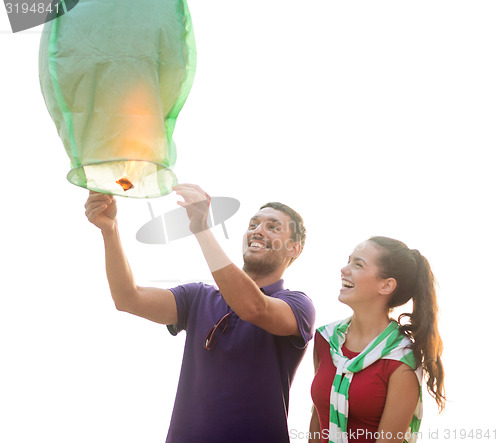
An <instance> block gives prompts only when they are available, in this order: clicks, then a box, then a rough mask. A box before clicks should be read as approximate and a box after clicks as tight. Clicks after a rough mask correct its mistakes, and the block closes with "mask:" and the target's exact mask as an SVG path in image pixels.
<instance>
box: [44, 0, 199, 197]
mask: <svg viewBox="0 0 500 443" xmlns="http://www.w3.org/2000/svg"><path fill="white" fill-rule="evenodd" d="M195 66H196V49H195V44H194V36H193V31H192V25H191V17H190V15H189V10H188V7H187V4H186V2H185V0H149V1H147V2H138V1H131V0H80V2H79V3H78V4H77V5H76V6H75V7H74V8H73V9H72V10H71V11H68V13H66V14H64V15H61V16H60V17H58V18H56V19H55V20H52V21H50V22H48V23H46V24H45V27H44V30H43V34H42V39H41V43H40V56H39V68H40V84H41V88H42V93H43V95H44V98H45V103H46V105H47V108H48V110H49V113H50V115H51V117H52V119H53V120H54V123H55V124H56V127H57V130H58V132H59V136H60V137H61V139H62V141H63V144H64V147H65V148H66V152H67V154H68V156H69V158H70V160H71V170H70V171H69V173H68V175H67V179H68V180H69V181H70V182H71V183H73V184H75V185H78V186H82V187H84V188H88V189H91V190H94V191H98V192H104V193H111V194H116V195H122V196H127V197H138V198H140V197H158V196H161V195H165V194H168V193H169V192H171V190H172V186H175V184H176V183H177V179H176V177H175V174H174V173H173V171H172V167H173V165H174V163H175V160H176V149H175V144H174V142H173V140H172V133H173V130H174V126H175V122H176V118H177V116H178V114H179V111H180V110H181V108H182V106H183V105H184V102H185V101H186V98H187V96H188V94H189V91H190V89H191V85H192V83H193V78H194V71H195Z"/></svg>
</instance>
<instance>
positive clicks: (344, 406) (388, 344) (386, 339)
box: [318, 317, 422, 443]
mask: <svg viewBox="0 0 500 443" xmlns="http://www.w3.org/2000/svg"><path fill="white" fill-rule="evenodd" d="M351 318H352V317H349V318H347V319H345V320H340V321H337V322H334V323H331V324H329V325H326V326H322V327H320V328H318V332H319V333H320V334H321V335H322V336H323V337H324V338H325V339H326V341H327V342H328V343H329V344H330V352H331V354H332V360H333V364H334V365H335V367H336V368H337V372H336V374H335V378H334V379H333V386H332V390H331V392H330V427H329V441H330V443H347V441H348V440H347V416H348V412H349V402H348V399H349V386H350V383H351V380H352V377H353V376H354V374H355V373H356V372H359V371H361V370H363V369H365V368H366V367H368V366H370V365H371V364H372V363H374V362H376V361H377V360H380V359H390V360H398V361H401V362H403V363H406V364H407V365H408V366H410V368H412V369H413V370H414V371H415V373H416V375H417V378H418V382H419V385H420V395H419V400H418V404H417V407H416V409H415V412H414V413H413V418H412V420H411V423H410V426H409V428H408V430H407V432H406V433H405V436H404V438H405V441H406V442H408V443H414V442H416V441H417V432H418V429H419V428H420V421H421V419H422V366H421V365H419V367H418V368H417V362H416V360H415V355H414V354H413V351H412V350H411V348H410V346H411V341H410V339H408V338H407V337H405V336H404V335H403V334H402V333H401V332H400V331H399V327H398V324H397V322H395V321H392V322H391V323H390V324H389V325H388V326H387V328H385V329H384V331H383V332H382V333H381V334H380V335H379V336H378V337H376V338H375V339H373V340H372V341H371V342H370V343H369V344H368V345H367V346H366V348H365V349H364V350H363V351H362V352H360V353H359V354H358V355H357V356H356V357H354V358H353V359H351V360H349V359H348V358H347V357H344V356H343V355H342V345H343V344H344V342H345V336H346V331H347V328H348V327H349V325H350V324H351ZM344 374H345V375H344Z"/></svg>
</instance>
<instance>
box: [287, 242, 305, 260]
mask: <svg viewBox="0 0 500 443" xmlns="http://www.w3.org/2000/svg"><path fill="white" fill-rule="evenodd" d="M286 249H287V251H288V252H287V256H288V257H290V258H291V260H290V263H288V266H290V265H291V264H292V262H293V261H294V260H295V259H296V258H297V257H298V256H299V255H300V253H301V252H302V244H301V243H300V242H299V241H292V240H288V241H287V243H286Z"/></svg>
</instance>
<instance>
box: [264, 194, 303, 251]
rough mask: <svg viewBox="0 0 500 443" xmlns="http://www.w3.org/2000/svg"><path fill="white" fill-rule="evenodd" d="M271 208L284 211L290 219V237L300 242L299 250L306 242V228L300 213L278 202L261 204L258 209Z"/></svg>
mask: <svg viewBox="0 0 500 443" xmlns="http://www.w3.org/2000/svg"><path fill="white" fill-rule="evenodd" d="M264 208H273V209H276V210H277V211H281V212H284V213H285V214H286V215H288V216H289V217H290V219H291V220H292V225H293V226H292V229H293V233H292V239H293V240H294V241H297V242H300V246H301V250H302V249H303V248H304V243H305V242H306V228H305V226H304V220H302V217H301V216H300V214H299V213H298V212H296V211H294V210H293V209H292V208H291V207H290V206H287V205H285V204H284V203H280V202H269V203H266V204H265V205H263V206H261V207H260V209H264Z"/></svg>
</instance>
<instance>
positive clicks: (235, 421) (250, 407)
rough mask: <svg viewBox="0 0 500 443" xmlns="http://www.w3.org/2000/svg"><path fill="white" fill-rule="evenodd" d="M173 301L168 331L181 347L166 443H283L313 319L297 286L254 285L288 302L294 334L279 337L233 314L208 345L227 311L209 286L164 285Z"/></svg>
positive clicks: (193, 284) (220, 298) (308, 300)
mask: <svg viewBox="0 0 500 443" xmlns="http://www.w3.org/2000/svg"><path fill="white" fill-rule="evenodd" d="M171 291H172V292H173V293H174V296H175V300H176V302H177V312H178V323H177V325H175V326H169V330H170V331H171V332H172V333H173V334H174V335H175V334H176V333H177V331H181V330H183V329H184V330H186V333H187V335H186V345H185V348H184V358H183V362H182V368H181V375H180V377H179V386H178V389H177V396H176V399H175V404H174V410H173V412H172V419H171V422H170V428H169V431H168V436H167V443H197V442H204V443H285V442H289V437H288V427H287V415H288V395H289V390H290V384H291V382H292V380H293V377H294V375H295V371H296V370H297V366H298V365H299V363H300V361H301V360H302V357H303V356H304V353H305V350H306V346H307V342H308V341H309V340H310V339H311V338H312V336H313V323H314V317H315V311H314V307H313V305H312V302H311V300H310V299H309V298H308V297H307V296H306V295H305V294H303V293H302V292H296V291H288V290H287V289H283V280H280V281H279V282H276V283H274V284H272V285H269V286H266V287H264V288H262V291H263V292H264V294H266V295H269V296H271V297H276V298H280V299H282V300H284V301H285V302H286V303H288V305H289V306H290V307H291V309H292V311H293V313H294V314H295V318H296V319H297V324H298V327H299V331H300V333H301V335H302V337H293V336H289V337H279V336H276V335H272V334H269V333H268V332H266V331H264V330H263V329H261V328H259V327H257V326H255V325H254V324H252V323H249V322H246V321H243V320H241V319H240V318H239V317H238V316H237V315H236V314H235V313H234V312H233V313H232V314H231V315H230V316H229V322H228V326H227V329H226V330H225V331H224V333H223V334H222V335H221V336H220V338H219V340H218V341H217V343H216V344H215V346H214V347H213V349H212V350H210V351H209V350H207V349H205V348H204V346H203V345H204V342H205V339H206V337H207V334H208V332H209V331H210V329H211V328H212V327H213V325H214V324H216V323H217V322H218V321H219V320H220V319H221V318H222V317H223V316H224V315H225V314H227V313H228V312H229V311H230V308H229V306H228V305H227V303H226V302H225V300H224V299H223V298H222V295H221V293H220V292H219V291H218V290H217V289H216V288H214V287H213V286H209V285H204V284H202V283H190V284H187V285H182V286H178V287H176V288H173V289H171Z"/></svg>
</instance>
